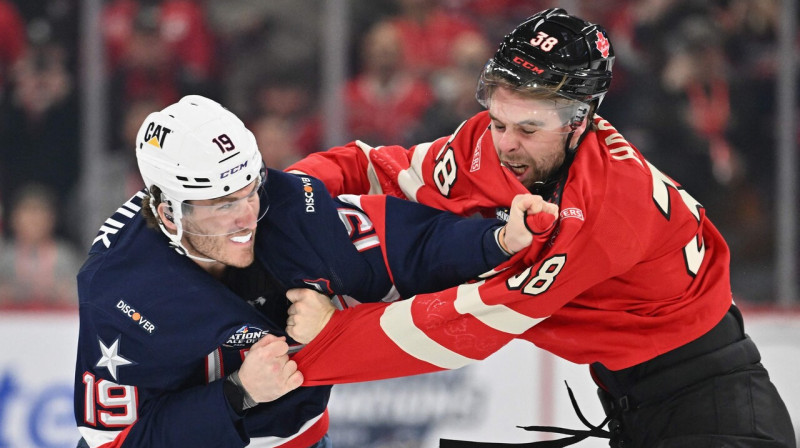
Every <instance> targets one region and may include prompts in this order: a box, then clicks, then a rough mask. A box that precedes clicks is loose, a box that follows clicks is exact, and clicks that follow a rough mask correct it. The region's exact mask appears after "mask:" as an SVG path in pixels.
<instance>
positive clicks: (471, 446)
mask: <svg viewBox="0 0 800 448" xmlns="http://www.w3.org/2000/svg"><path fill="white" fill-rule="evenodd" d="M564 384H565V385H566V386H567V393H569V400H570V402H571V403H572V409H574V410H575V414H577V415H578V419H580V421H581V423H583V424H584V425H585V426H586V427H587V428H588V429H568V428H561V427H558V426H517V428H521V429H524V430H526V431H537V432H550V433H556V434H564V435H568V436H570V437H564V438H562V439H558V440H543V441H539V442H528V443H486V442H468V441H464V440H449V439H440V440H439V448H509V447H514V448H561V447H565V446H569V445H573V444H575V443H578V442H580V441H581V440H584V439H586V438H588V437H599V438H602V439H611V438H612V434H611V432H609V431H606V430H605V429H603V426H605V425H606V424H608V422H609V421H611V417H606V418H605V420H603V422H602V423H600V424H599V425H597V426H595V425H592V424H591V423H589V420H587V419H586V417H584V416H583V413H582V412H581V409H580V407H578V402H577V400H575V394H573V393H572V389H571V388H570V387H569V384H567V383H566V381H565V382H564ZM612 446H613V445H612Z"/></svg>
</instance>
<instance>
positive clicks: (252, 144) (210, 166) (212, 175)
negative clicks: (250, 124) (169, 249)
mask: <svg viewBox="0 0 800 448" xmlns="http://www.w3.org/2000/svg"><path fill="white" fill-rule="evenodd" d="M136 159H137V162H138V164H139V172H140V173H141V175H142V179H143V180H144V182H145V186H146V187H147V188H148V190H150V191H151V193H152V187H153V186H157V187H158V188H159V189H160V190H161V197H160V199H161V201H162V202H164V203H166V204H167V205H168V206H169V208H170V211H171V216H172V219H173V222H174V223H175V224H176V226H177V227H178V235H172V234H170V233H169V232H168V231H167V230H166V229H165V228H164V226H163V224H161V229H162V231H163V232H164V233H165V234H166V235H167V236H168V237H169V238H170V240H171V241H172V242H173V245H175V246H176V247H178V248H183V246H182V245H181V244H180V238H181V234H182V232H184V231H185V232H187V233H192V231H190V230H187V229H186V227H188V226H182V225H181V218H182V217H183V216H186V215H189V214H190V213H186V211H187V209H191V208H193V207H194V208H203V207H204V206H193V205H192V204H188V203H187V202H186V201H197V200H206V199H216V198H220V197H223V196H227V195H229V194H231V193H234V192H236V191H239V190H241V189H243V188H245V187H247V186H248V185H251V184H253V185H254V187H253V190H252V192H250V194H249V195H248V196H247V197H246V198H242V199H243V200H247V199H249V198H252V196H253V195H254V194H257V193H258V191H257V190H259V187H260V186H261V185H262V184H263V182H264V181H265V178H266V169H265V167H264V163H263V161H262V158H261V153H260V152H259V150H258V145H257V143H256V139H255V136H254V135H253V133H252V132H250V130H248V129H247V128H246V127H245V125H244V123H242V121H241V120H240V119H239V118H238V117H237V116H236V115H234V114H233V113H231V112H230V111H228V110H227V109H225V108H224V107H223V106H222V105H220V104H219V103H217V102H215V101H213V100H210V99H208V98H205V97H202V96H198V95H189V96H185V97H183V98H181V100H180V101H179V102H177V103H175V104H172V105H170V106H168V107H166V108H165V109H163V110H162V111H160V112H153V113H151V114H150V115H148V116H147V118H146V119H145V120H144V123H142V126H141V128H140V129H139V133H138V134H137V136H136ZM152 204H153V201H151V206H152ZM229 208H230V207H229ZM266 208H267V204H261V212H259V214H258V215H259V216H258V218H259V219H260V218H261V217H262V216H263V214H264V212H266ZM153 212H154V214H155V215H156V216H158V213H157V212H156V210H155V209H154V210H153ZM239 230H241V229H236V228H229V229H221V230H219V231H212V232H210V233H199V234H204V235H218V234H228V233H235V232H237V231H239ZM184 252H185V249H184Z"/></svg>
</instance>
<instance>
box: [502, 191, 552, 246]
mask: <svg viewBox="0 0 800 448" xmlns="http://www.w3.org/2000/svg"><path fill="white" fill-rule="evenodd" d="M508 214H509V218H508V224H506V226H505V228H504V229H503V232H502V233H501V235H500V237H501V238H502V240H501V241H502V243H503V245H504V249H506V250H507V251H508V252H511V253H517V252H519V251H521V250H522V249H525V248H526V247H528V246H529V245H530V244H531V242H532V241H533V233H537V234H539V233H542V232H546V231H547V230H549V229H550V227H552V225H553V223H554V222H555V220H556V218H557V217H558V206H557V205H555V204H551V203H550V202H547V201H545V200H544V199H542V197H541V196H537V195H533V194H518V195H516V196H514V200H513V201H512V202H511V208H510V209H509V212H508ZM532 232H533V233H532Z"/></svg>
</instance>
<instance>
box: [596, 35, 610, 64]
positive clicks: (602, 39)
mask: <svg viewBox="0 0 800 448" xmlns="http://www.w3.org/2000/svg"><path fill="white" fill-rule="evenodd" d="M594 45H595V47H597V50H598V51H600V55H602V56H603V57H604V58H607V57H608V54H609V52H610V51H611V44H610V43H609V42H608V39H606V36H603V33H601V32H600V31H598V32H597V41H595V43H594Z"/></svg>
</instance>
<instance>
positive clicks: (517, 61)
mask: <svg viewBox="0 0 800 448" xmlns="http://www.w3.org/2000/svg"><path fill="white" fill-rule="evenodd" d="M512 60H513V61H514V63H515V64H517V65H521V66H522V67H523V68H527V69H528V70H530V71H532V72H534V73H536V74H537V75H541V74H542V73H544V70H542V69H540V68H539V67H537V66H535V65H533V64H532V63H530V62H528V61H526V60H525V59H522V58H521V57H519V56H514V59H512Z"/></svg>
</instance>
